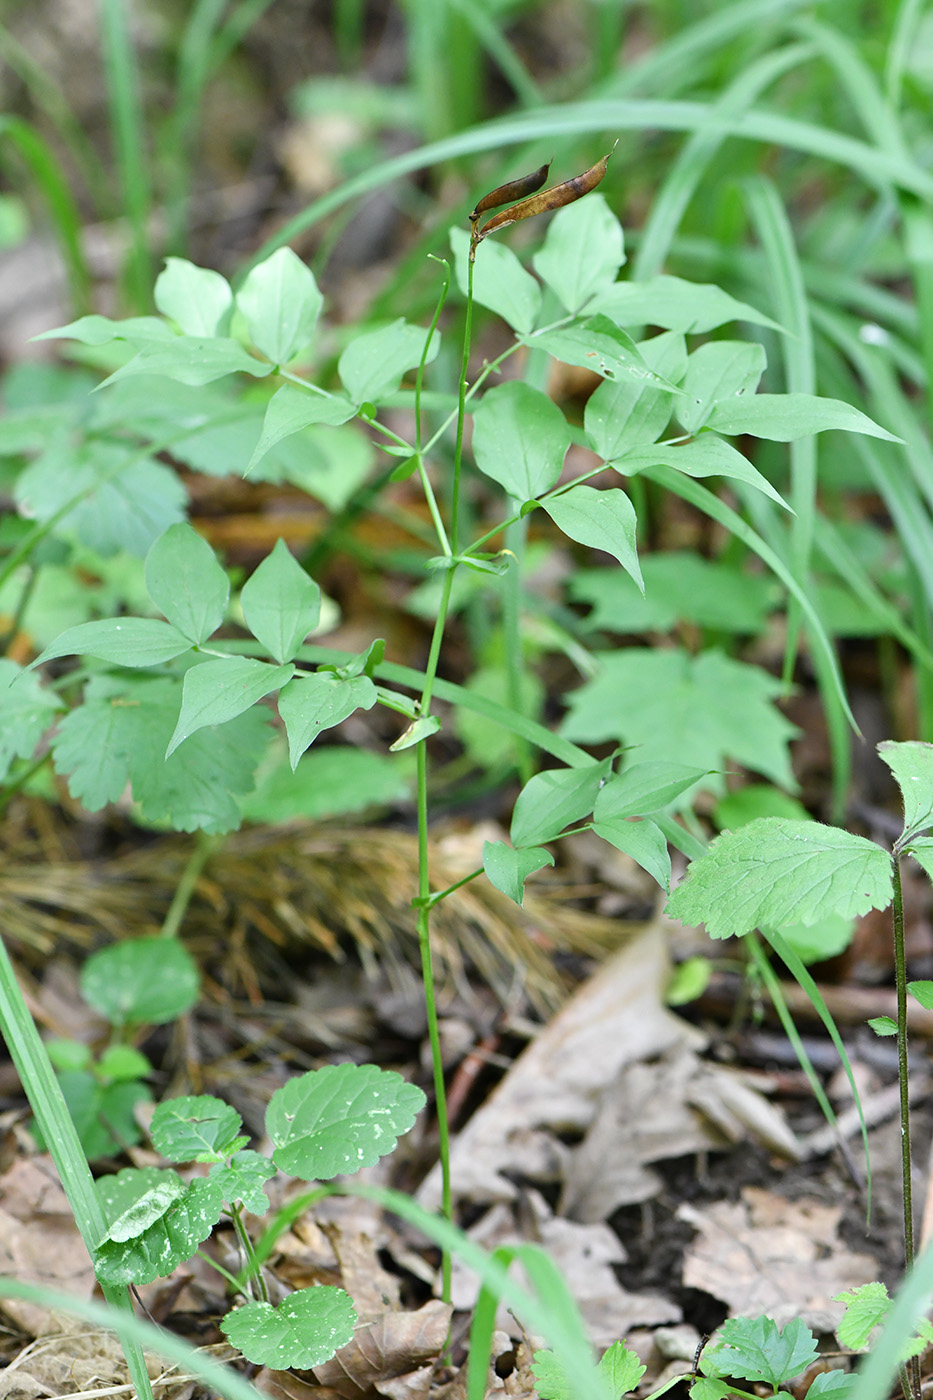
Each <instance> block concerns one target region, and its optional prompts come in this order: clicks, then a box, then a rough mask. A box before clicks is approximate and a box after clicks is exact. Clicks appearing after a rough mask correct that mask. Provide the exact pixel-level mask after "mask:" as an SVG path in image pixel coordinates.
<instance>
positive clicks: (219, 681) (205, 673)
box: [165, 656, 295, 758]
mask: <svg viewBox="0 0 933 1400" xmlns="http://www.w3.org/2000/svg"><path fill="white" fill-rule="evenodd" d="M294 674H295V668H294V666H292V665H291V664H289V665H287V666H270V665H268V664H267V663H266V662H265V661H254V660H253V659H252V658H251V657H248V656H233V657H229V658H227V659H226V660H223V661H205V662H203V663H202V664H201V665H199V666H192V667H191V668H190V670H188V671H186V672H185V679H184V685H183V688H182V698H181V710H180V712H179V715H178V723H177V724H176V725H175V729H174V731H173V733H172V737H171V739H170V740H169V742H168V747H167V748H166V750H165V757H166V758H170V757H171V755H172V754H173V753H174V752H175V750H176V749H177V748H178V746H179V744H183V743H184V741H185V740H186V739H187V738H189V736H190V735H192V734H196V733H197V731H198V730H199V729H206V728H207V727H208V726H209V725H210V726H214V725H218V724H226V723H227V722H228V721H229V720H231V719H236V717H237V716H238V715H241V714H243V712H244V710H249V709H251V708H252V706H253V705H255V703H256V701H257V700H261V699H262V697H263V696H264V695H269V694H270V693H271V692H272V691H273V690H280V689H281V688H282V686H284V685H287V683H288V682H289V681H290V680H291V678H292V676H293V675H294Z"/></svg>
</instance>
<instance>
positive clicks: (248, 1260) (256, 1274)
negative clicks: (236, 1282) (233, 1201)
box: [230, 1204, 269, 1303]
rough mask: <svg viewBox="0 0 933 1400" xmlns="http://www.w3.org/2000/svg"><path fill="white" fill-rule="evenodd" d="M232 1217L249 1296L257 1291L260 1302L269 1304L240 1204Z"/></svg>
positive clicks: (234, 1208) (235, 1207)
mask: <svg viewBox="0 0 933 1400" xmlns="http://www.w3.org/2000/svg"><path fill="white" fill-rule="evenodd" d="M230 1215H231V1219H232V1220H233V1228H234V1230H235V1231H236V1237H237V1239H238V1241H239V1244H240V1249H241V1250H242V1251H243V1259H244V1261H245V1263H244V1267H243V1273H244V1276H245V1278H246V1286H247V1288H248V1290H249V1296H250V1297H254V1296H255V1291H258V1293H259V1299H260V1302H263V1303H268V1301H269V1290H268V1288H267V1287H266V1280H265V1279H264V1278H263V1276H262V1269H261V1268H260V1267H259V1264H258V1263H257V1261H256V1251H255V1250H254V1249H253V1242H252V1240H251V1239H250V1237H249V1233H248V1231H247V1229H246V1226H245V1224H244V1223H243V1207H242V1206H241V1205H239V1204H237V1205H234V1207H233V1209H232V1210H231V1212H230ZM254 1282H255V1285H256V1290H254V1289H253V1283H254Z"/></svg>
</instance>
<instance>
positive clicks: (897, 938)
mask: <svg viewBox="0 0 933 1400" xmlns="http://www.w3.org/2000/svg"><path fill="white" fill-rule="evenodd" d="M892 866H893V875H894V977H895V985H896V988H897V1077H898V1083H899V1086H900V1105H901V1181H902V1184H903V1192H904V1265H905V1268H906V1270H907V1271H908V1272H909V1271H910V1269H911V1268H912V1267H913V1262H914V1206H913V1183H912V1181H911V1151H910V1069H909V1064H908V1057H907V957H906V953H905V947H904V896H903V891H902V889H901V863H900V853H899V852H898V850H897V848H896V847H895V850H894V855H893V857H892ZM905 1371H906V1379H907V1380H908V1382H909V1391H910V1395H911V1396H912V1397H913V1400H919V1396H920V1363H919V1359H918V1358H917V1357H913V1358H912V1359H911V1360H910V1361H909V1362H908V1363H907V1366H906V1368H905Z"/></svg>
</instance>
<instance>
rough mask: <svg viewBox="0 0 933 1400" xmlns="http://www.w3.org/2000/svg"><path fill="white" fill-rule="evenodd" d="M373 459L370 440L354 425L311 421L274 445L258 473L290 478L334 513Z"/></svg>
mask: <svg viewBox="0 0 933 1400" xmlns="http://www.w3.org/2000/svg"><path fill="white" fill-rule="evenodd" d="M374 460H375V448H374V447H373V444H372V442H371V441H370V439H369V438H368V437H366V436H365V434H364V433H363V432H362V430H361V429H360V428H358V427H356V426H355V425H352V424H348V425H347V426H346V427H340V426H337V427H333V428H331V427H327V426H325V425H323V424H322V425H317V424H311V425H310V426H309V427H307V428H304V429H303V430H302V431H301V432H300V433H295V434H293V435H292V436H291V437H290V438H287V439H286V440H285V441H284V442H281V443H279V444H278V446H277V447H276V448H275V449H274V451H273V452H272V453H271V454H270V455H269V456H268V457H267V458H266V461H265V464H264V466H263V468H262V475H263V477H264V478H265V479H266V480H273V481H290V482H291V483H292V485H293V486H298V487H299V488H300V489H301V490H302V491H306V492H307V493H308V495H309V496H314V498H315V499H316V500H318V501H322V502H323V503H324V505H325V506H327V509H328V510H330V511H333V512H334V513H335V514H336V512H337V511H339V510H343V508H344V506H345V505H347V503H348V502H349V501H351V500H352V498H353V497H354V496H355V495H356V493H357V491H358V490H359V489H360V487H361V486H362V484H363V482H364V481H365V480H366V478H367V476H368V475H369V472H370V469H371V467H372V465H373V462H374ZM273 464H274V466H275V470H274V471H272V470H271V468H272V465H273Z"/></svg>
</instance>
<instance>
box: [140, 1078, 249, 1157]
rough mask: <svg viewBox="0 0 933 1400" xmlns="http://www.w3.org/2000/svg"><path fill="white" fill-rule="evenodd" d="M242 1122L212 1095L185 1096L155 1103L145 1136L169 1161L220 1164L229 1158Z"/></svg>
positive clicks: (222, 1102) (220, 1100)
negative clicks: (232, 1144)
mask: <svg viewBox="0 0 933 1400" xmlns="http://www.w3.org/2000/svg"><path fill="white" fill-rule="evenodd" d="M242 1122H243V1120H242V1119H241V1118H240V1115H239V1114H238V1113H237V1111H236V1109H235V1108H231V1107H230V1105H229V1104H226V1103H224V1101H223V1100H222V1099H217V1098H214V1096H213V1095H212V1094H195V1095H187V1096H185V1097H183V1098H178V1099H167V1100H166V1101H165V1103H160V1104H159V1106H158V1108H157V1109H156V1111H155V1113H154V1114H153V1115H152V1121H151V1123H150V1124H149V1136H150V1137H151V1138H152V1142H153V1145H154V1146H155V1148H156V1151H158V1152H161V1154H162V1156H163V1157H166V1158H168V1160H169V1161H170V1162H196V1161H198V1162H205V1161H211V1162H221V1161H223V1160H224V1158H226V1157H228V1156H230V1144H231V1143H232V1142H233V1140H234V1139H235V1138H236V1136H237V1134H238V1133H239V1131H240V1128H241V1126H242ZM205 1154H207V1155H206V1156H205Z"/></svg>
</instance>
